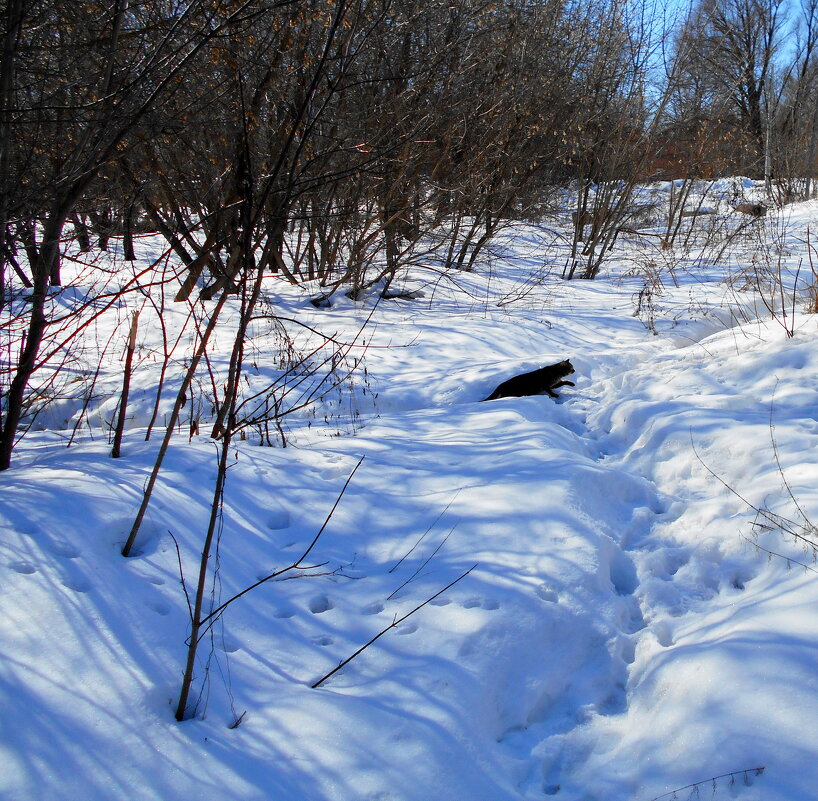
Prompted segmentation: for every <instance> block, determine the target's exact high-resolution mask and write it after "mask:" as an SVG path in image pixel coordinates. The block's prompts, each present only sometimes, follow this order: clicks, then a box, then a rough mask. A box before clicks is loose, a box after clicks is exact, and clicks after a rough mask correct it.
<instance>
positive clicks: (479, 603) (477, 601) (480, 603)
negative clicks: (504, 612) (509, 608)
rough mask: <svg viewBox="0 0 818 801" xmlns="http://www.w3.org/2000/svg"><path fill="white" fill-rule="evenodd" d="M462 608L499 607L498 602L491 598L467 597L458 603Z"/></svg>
mask: <svg viewBox="0 0 818 801" xmlns="http://www.w3.org/2000/svg"><path fill="white" fill-rule="evenodd" d="M460 605H461V606H462V607H463V608H464V609H475V608H480V609H499V608H500V604H499V603H498V602H497V601H495V600H494V599H492V598H478V597H474V598H468V599H467V600H465V601H463V603H462V604H460Z"/></svg>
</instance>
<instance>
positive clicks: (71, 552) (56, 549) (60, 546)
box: [48, 542, 81, 559]
mask: <svg viewBox="0 0 818 801" xmlns="http://www.w3.org/2000/svg"><path fill="white" fill-rule="evenodd" d="M48 550H50V551H51V553H53V554H54V556H62V557H64V558H65V559H79V557H80V556H81V553H80V552H79V551H78V550H77V549H76V548H74V547H73V546H72V545H69V544H68V543H67V542H54V543H52V544H51V545H49V546H48Z"/></svg>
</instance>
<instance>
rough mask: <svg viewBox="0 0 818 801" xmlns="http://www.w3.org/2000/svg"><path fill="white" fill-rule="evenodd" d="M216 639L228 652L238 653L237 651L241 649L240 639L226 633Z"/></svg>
mask: <svg viewBox="0 0 818 801" xmlns="http://www.w3.org/2000/svg"><path fill="white" fill-rule="evenodd" d="M216 639H217V645H218V646H219V648H221V649H222V651H224V652H225V653H226V654H234V653H236V651H238V650H240V649H241V645H240V644H239V641H238V640H236V639H234V638H233V637H229V636H227V635H226V634H223V635H222V636H221V637H217V638H216Z"/></svg>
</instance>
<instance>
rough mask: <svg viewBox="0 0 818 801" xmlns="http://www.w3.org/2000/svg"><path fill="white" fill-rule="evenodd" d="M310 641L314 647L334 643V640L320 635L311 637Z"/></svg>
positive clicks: (325, 635)
mask: <svg viewBox="0 0 818 801" xmlns="http://www.w3.org/2000/svg"><path fill="white" fill-rule="evenodd" d="M312 641H313V642H314V643H315V644H316V645H332V644H333V643H334V642H335V640H333V639H332V637H330V636H328V635H327V634H322V635H321V636H320V637H313V638H312Z"/></svg>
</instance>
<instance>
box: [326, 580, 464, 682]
mask: <svg viewBox="0 0 818 801" xmlns="http://www.w3.org/2000/svg"><path fill="white" fill-rule="evenodd" d="M476 567H477V564H473V565H472V566H471V567H470V568H469V569H468V570H467V571H466V572H465V573H462V574H461V575H460V576H458V577H457V578H456V579H455V580H454V581H453V582H452V583H451V584H447V585H446V586H445V587H444V588H443V589H442V590H439V591H438V592H436V593H435V594H434V595H432V596H431V597H430V598H427V599H426V600H425V601H424V602H423V603H422V604H420V605H418V606H416V607H415V608H414V609H413V610H412V611H411V612H407V613H406V614H405V615H404V616H403V617H400V618H396V619H395V620H393V621H392V623H391V624H390V625H388V626H387V627H386V628H385V629H384V630H383V631H381V632H379V633H378V634H376V635H375V636H374V637H373V638H372V639H371V640H370V641H369V642H368V643H366V644H364V645H362V646H361V647H360V648H359V649H358V650H357V651H356V652H355V653H354V654H352V656H349V657H347V658H346V659H345V660H344V661H343V662H341V663H340V664H339V665H338V667H336V668H333V669H332V670H331V671H330V672H329V673H327V675H326V676H323V677H322V678H320V679H318V681H316V682H315V684H311V685H310V687H312V689H313V690H314V689H315V688H316V687H320V686H321V685H322V684H323V683H324V682H325V681H326V680H327V679H328V678H329V677H330V676H334V675H335V674H336V673H337V672H338V671H339V670H340V669H341V668H342V667H344V666H346V665H348V664H349V663H350V662H351V661H352V660H353V659H355V657H356V656H358V655H359V654H361V653H363V652H364V651H365V650H366V649H367V648H369V646H370V645H372V643H374V642H375V640H378V639H380V638H381V637H383V635H384V634H386V632H387V631H389V630H390V629H394V628H395V627H396V626H399V625H400V624H401V623H403V621H404V620H406V618H408V617H411V616H412V615H414V614H415V612H417V611H418V609H423V607H424V606H426V604H428V603H429V602H430V601H434V599H435V598H437V597H438V596H439V595H443V593H444V592H446V590H448V589H450V588H451V587H454V585H455V584H457V582H458V581H460V580H461V579H464V578H466V576H468V575H469V573H471V572H472V570H474V568H476Z"/></svg>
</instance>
